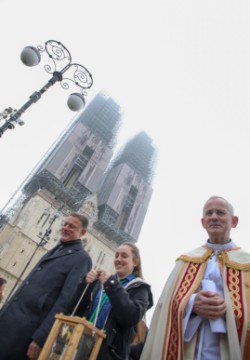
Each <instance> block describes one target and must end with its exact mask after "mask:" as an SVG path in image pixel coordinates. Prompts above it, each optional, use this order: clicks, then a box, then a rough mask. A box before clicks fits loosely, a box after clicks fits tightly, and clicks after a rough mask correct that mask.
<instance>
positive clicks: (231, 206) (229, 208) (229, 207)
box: [203, 196, 234, 216]
mask: <svg viewBox="0 0 250 360" xmlns="http://www.w3.org/2000/svg"><path fill="white" fill-rule="evenodd" d="M214 199H221V200H223V201H225V203H226V205H227V208H228V210H229V212H230V214H231V215H232V216H234V208H233V205H232V204H230V202H229V201H227V200H226V199H225V198H223V197H222V196H211V197H210V198H209V199H208V200H207V201H206V202H205V205H204V206H203V214H204V210H205V206H206V204H207V203H208V201H210V200H214Z"/></svg>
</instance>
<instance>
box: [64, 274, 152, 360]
mask: <svg viewBox="0 0 250 360" xmlns="http://www.w3.org/2000/svg"><path fill="white" fill-rule="evenodd" d="M85 286H86V283H85V282H82V283H80V284H79V286H78V289H77V292H76V294H75V295H74V298H73V301H72V304H71V307H70V312H72V310H73V309H74V308H75V305H76V304H77V302H78V299H79V298H80V296H81V294H82V292H83V290H84V288H85ZM100 286H101V284H100V282H99V281H95V282H94V283H92V284H90V286H89V287H88V290H87V291H86V293H85V295H84V298H83V300H82V301H81V303H80V304H79V306H78V308H77V310H76V312H75V315H78V316H81V317H83V316H84V317H86V318H87V319H88V317H89V316H90V314H91V312H92V306H93V299H94V298H95V296H96V294H97V292H98V290H99V289H100ZM104 290H105V292H106V293H107V295H108V297H109V300H110V303H111V309H110V311H109V314H108V316H107V320H106V324H105V326H104V329H105V331H106V335H107V337H106V339H105V340H104V341H103V343H102V346H101V349H100V352H99V355H98V360H111V359H112V360H114V359H122V360H126V359H128V356H129V349H130V344H131V342H132V340H133V338H134V336H135V331H136V330H135V327H136V325H137V323H138V322H139V321H140V320H141V319H142V318H143V316H144V315H145V313H146V311H147V310H148V309H149V308H150V307H152V306H153V296H152V293H151V289H150V286H149V285H148V284H147V283H145V282H144V281H143V280H142V279H140V278H136V279H134V280H132V281H131V282H130V283H129V284H128V285H127V287H126V288H124V287H123V286H122V284H121V283H120V282H119V281H118V280H117V279H116V277H114V276H111V277H110V278H109V279H108V280H107V281H106V282H105V284H104Z"/></svg>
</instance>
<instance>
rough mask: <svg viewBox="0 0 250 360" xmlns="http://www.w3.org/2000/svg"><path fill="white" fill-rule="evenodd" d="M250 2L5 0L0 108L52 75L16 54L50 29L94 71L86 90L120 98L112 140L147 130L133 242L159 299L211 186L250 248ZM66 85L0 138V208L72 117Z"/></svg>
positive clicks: (191, 238) (194, 235)
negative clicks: (144, 181)
mask: <svg viewBox="0 0 250 360" xmlns="http://www.w3.org/2000/svg"><path fill="white" fill-rule="evenodd" d="M249 10H250V3H249V2H248V1H240V0H238V1H228V0H227V1H226V0H222V1H214V0H210V1H200V0H197V1H188V0H181V1H178V0H172V1H169V0H162V1H160V0H151V1H147V0H133V1H131V0H127V1H120V0H99V1H97V0H91V1H86V0H71V1H70V2H66V3H65V2H62V1H59V0H53V1H48V0H43V1H42V2H35V1H32V0H22V1H18V0H16V1H13V0H0V12H1V15H2V16H1V21H0V32H1V60H0V63H1V66H0V79H1V109H0V111H1V110H3V109H4V108H6V107H9V106H12V107H13V108H20V107H21V106H22V105H23V104H24V103H25V102H26V101H27V100H28V98H29V96H30V95H31V94H32V93H33V92H34V91H38V90H40V89H41V87H42V86H43V85H44V84H45V83H46V82H47V81H48V80H49V78H50V76H49V74H47V73H46V72H45V71H44V69H43V67H42V66H37V67H33V68H28V67H26V66H24V65H23V64H22V62H21V61H20V53H21V50H22V49H23V47H25V46H27V45H31V46H37V45H43V44H44V43H45V41H47V40H56V41H60V42H62V43H63V44H64V45H65V46H66V47H67V48H68V50H69V51H70V53H71V55H72V60H73V62H77V63H80V64H82V65H84V66H85V67H87V68H88V69H89V71H90V72H91V73H92V75H93V79H94V85H93V87H92V88H91V90H90V91H89V93H88V96H87V101H90V100H91V98H92V97H94V96H95V94H96V93H98V92H99V91H106V92H107V93H108V94H109V95H110V96H111V97H113V98H114V100H116V101H117V102H118V103H119V104H120V106H121V108H122V109H123V113H124V114H123V125H122V128H121V131H120V134H119V142H118V146H121V145H122V144H123V143H124V142H125V141H126V140H127V139H128V138H130V137H131V136H133V135H135V134H136V133H138V132H139V131H141V130H145V131H146V132H147V133H148V135H149V136H150V137H151V138H152V139H153V142H154V144H155V146H156V148H157V149H158V162H157V167H156V171H155V179H154V183H153V188H154V193H153V196H152V200H151V203H150V206H149V209H148V212H147V215H146V218H145V222H144V225H143V229H142V232H141V234H140V238H139V242H138V245H139V247H140V249H141V253H142V262H143V268H144V275H145V278H146V280H148V282H149V283H150V284H151V285H152V290H153V293H154V299H155V303H156V302H157V300H158V298H159V296H160V293H161V290H162V288H163V286H164V283H165V280H166V279H167V277H168V275H169V273H170V270H171V269H172V267H173V266H174V261H175V259H176V257H177V256H178V255H180V254H181V253H183V252H185V251H187V250H189V249H192V248H193V247H196V246H198V245H200V244H202V243H204V242H205V240H206V233H205V231H204V230H203V229H202V227H201V224H200V218H201V209H202V206H203V203H204V202H205V201H206V200H207V198H208V197H210V196H211V195H220V196H223V197H226V198H227V199H228V200H229V201H231V203H232V204H233V205H234V207H235V210H236V213H237V214H238V215H239V218H240V221H239V225H238V227H237V228H236V229H234V230H233V233H232V237H233V239H234V241H235V242H236V243H237V244H238V245H240V246H242V247H243V248H245V249H246V250H249V251H250V241H249V236H250V230H249V223H250V171H249V158H250V141H249V139H250V41H249V37H250V22H249ZM68 95H69V92H67V91H65V90H63V89H62V88H61V87H60V85H59V84H56V85H55V86H54V87H53V88H51V89H49V90H48V92H47V93H45V94H44V95H43V97H42V98H41V100H39V101H38V102H37V103H36V104H34V105H32V107H31V108H30V109H28V110H27V111H26V112H25V113H24V114H23V116H22V119H23V120H24V121H25V125H24V126H23V127H20V126H17V127H16V128H15V129H14V130H11V131H10V130H8V131H6V132H5V134H4V135H3V137H2V138H1V139H0V151H1V177H0V186H1V189H2V192H1V197H0V206H1V207H3V206H4V205H5V204H6V202H7V201H8V200H9V198H10V197H11V196H12V195H13V194H14V193H15V191H16V190H17V188H18V186H20V185H21V183H22V182H23V181H24V180H25V178H26V177H27V176H28V174H29V173H30V172H31V171H32V169H34V167H35V166H36V164H37V163H38V162H39V160H40V159H41V157H42V156H43V155H44V154H45V152H46V151H47V150H48V149H49V147H50V146H51V145H52V144H53V142H54V141H55V140H56V139H57V137H58V136H59V135H60V133H61V132H62V131H63V130H64V129H65V128H66V127H67V125H68V124H69V123H70V122H71V121H72V119H73V117H74V116H75V114H74V113H72V112H71V111H70V110H69V109H68V108H67V97H68ZM151 314H152V311H151V312H149V315H148V316H149V319H150V317H151Z"/></svg>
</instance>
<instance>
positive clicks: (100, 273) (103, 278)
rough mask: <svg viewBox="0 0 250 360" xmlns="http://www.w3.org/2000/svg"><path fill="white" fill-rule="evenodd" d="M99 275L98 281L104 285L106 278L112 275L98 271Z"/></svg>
mask: <svg viewBox="0 0 250 360" xmlns="http://www.w3.org/2000/svg"><path fill="white" fill-rule="evenodd" d="M98 273H99V280H100V281H101V283H102V284H104V283H105V282H106V281H107V280H108V278H109V277H110V276H111V275H112V274H111V273H110V272H109V271H105V270H100V271H98Z"/></svg>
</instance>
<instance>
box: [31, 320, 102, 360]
mask: <svg viewBox="0 0 250 360" xmlns="http://www.w3.org/2000/svg"><path fill="white" fill-rule="evenodd" d="M55 318H56V320H55V322H54V325H53V327H52V329H51V331H50V333H49V336H48V338H47V340H46V342H45V344H44V346H43V349H42V351H41V353H40V356H39V358H38V360H85V359H86V360H87V359H88V360H96V358H97V356H98V353H99V351H100V348H101V345H102V342H103V340H104V339H105V338H106V334H105V331H104V330H100V329H97V328H96V327H95V326H94V325H93V324H92V323H91V322H89V321H87V320H86V318H81V317H78V316H66V315H63V314H57V315H56V316H55Z"/></svg>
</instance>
